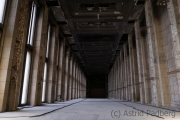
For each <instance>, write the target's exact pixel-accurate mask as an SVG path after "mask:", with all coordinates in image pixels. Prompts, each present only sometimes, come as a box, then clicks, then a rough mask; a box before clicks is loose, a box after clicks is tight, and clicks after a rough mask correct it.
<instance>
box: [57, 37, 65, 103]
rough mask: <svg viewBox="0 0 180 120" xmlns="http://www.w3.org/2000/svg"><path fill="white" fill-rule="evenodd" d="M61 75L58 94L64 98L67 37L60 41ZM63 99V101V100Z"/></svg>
mask: <svg viewBox="0 0 180 120" xmlns="http://www.w3.org/2000/svg"><path fill="white" fill-rule="evenodd" d="M59 54H60V55H59V72H58V73H59V75H58V95H60V97H61V98H62V99H63V96H62V92H63V91H62V89H63V87H64V85H63V84H64V69H65V39H63V40H61V41H60V53H59ZM62 99H61V101H63V100H62Z"/></svg>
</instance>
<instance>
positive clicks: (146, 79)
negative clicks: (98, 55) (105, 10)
mask: <svg viewBox="0 0 180 120" xmlns="http://www.w3.org/2000/svg"><path fill="white" fill-rule="evenodd" d="M179 15H180V1H179V0H170V1H169V2H168V3H167V6H157V5H156V4H155V3H154V2H152V1H151V0H146V2H145V10H144V16H145V17H140V19H139V20H137V21H135V23H134V28H133V31H132V33H127V34H126V35H128V39H127V42H125V43H124V44H123V48H122V50H121V51H120V54H119V56H118V57H117V60H116V61H115V63H114V65H113V67H112V69H111V71H110V73H109V76H108V86H109V88H108V89H109V97H110V98H117V99H122V100H129V101H134V102H137V101H140V102H141V103H145V104H153V105H156V106H171V107H175V108H177V106H178V105H179V103H180V83H179V81H180V77H179V75H180V71H179V68H180V64H179V63H180V59H179V50H180V49H179V48H180V29H179V28H180V24H179Z"/></svg>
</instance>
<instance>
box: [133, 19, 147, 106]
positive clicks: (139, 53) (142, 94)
mask: <svg viewBox="0 0 180 120" xmlns="http://www.w3.org/2000/svg"><path fill="white" fill-rule="evenodd" d="M134 26H135V36H136V38H135V39H136V52H137V62H138V78H139V83H138V84H139V87H140V101H141V103H145V91H144V81H143V78H142V75H143V73H142V72H143V68H142V67H143V64H142V58H141V57H142V51H141V36H140V26H139V21H136V22H135V25H134ZM136 84H137V83H136Z"/></svg>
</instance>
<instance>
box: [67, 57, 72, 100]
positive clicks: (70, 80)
mask: <svg viewBox="0 0 180 120" xmlns="http://www.w3.org/2000/svg"><path fill="white" fill-rule="evenodd" d="M72 82H73V56H72V54H71V57H70V72H69V90H68V100H71V99H72V98H71V96H72Z"/></svg>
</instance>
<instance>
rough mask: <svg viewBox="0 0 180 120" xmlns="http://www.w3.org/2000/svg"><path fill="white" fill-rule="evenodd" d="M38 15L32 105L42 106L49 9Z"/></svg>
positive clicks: (34, 50)
mask: <svg viewBox="0 0 180 120" xmlns="http://www.w3.org/2000/svg"><path fill="white" fill-rule="evenodd" d="M39 10H40V11H39V12H38V14H37V21H36V27H37V33H36V36H35V41H34V49H33V62H32V63H33V64H32V69H31V71H32V74H31V75H30V80H31V83H30V105H31V106H36V105H41V101H42V86H43V75H44V64H45V56H46V43H47V35H48V11H49V10H48V8H47V7H45V9H44V10H43V9H39Z"/></svg>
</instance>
